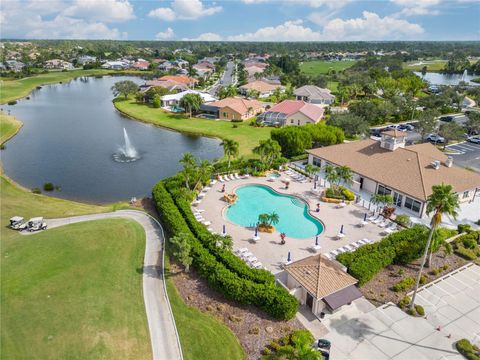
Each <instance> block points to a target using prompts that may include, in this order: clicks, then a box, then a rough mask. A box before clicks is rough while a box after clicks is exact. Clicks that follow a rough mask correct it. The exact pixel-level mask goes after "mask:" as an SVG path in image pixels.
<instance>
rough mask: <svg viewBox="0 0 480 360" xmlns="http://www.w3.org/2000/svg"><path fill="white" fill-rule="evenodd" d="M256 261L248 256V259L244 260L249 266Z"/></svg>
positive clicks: (253, 257)
mask: <svg viewBox="0 0 480 360" xmlns="http://www.w3.org/2000/svg"><path fill="white" fill-rule="evenodd" d="M257 261H258V259H257V258H256V257H255V256H249V257H248V258H247V259H246V262H247V263H249V264H253V263H256V262H257Z"/></svg>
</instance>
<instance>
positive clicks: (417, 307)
mask: <svg viewBox="0 0 480 360" xmlns="http://www.w3.org/2000/svg"><path fill="white" fill-rule="evenodd" d="M415 311H416V312H417V314H418V315H419V316H425V309H424V308H423V306H422V305H418V304H417V305H415Z"/></svg>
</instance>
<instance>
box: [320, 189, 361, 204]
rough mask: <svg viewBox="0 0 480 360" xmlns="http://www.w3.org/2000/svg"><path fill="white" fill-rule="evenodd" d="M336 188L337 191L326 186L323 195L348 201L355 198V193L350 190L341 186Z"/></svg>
mask: <svg viewBox="0 0 480 360" xmlns="http://www.w3.org/2000/svg"><path fill="white" fill-rule="evenodd" d="M338 190H339V191H335V190H334V189H332V188H328V189H327V190H326V192H325V195H326V196H327V198H330V199H340V200H342V199H345V200H348V201H353V200H355V194H354V193H353V192H352V191H350V190H348V189H347V188H345V187H343V186H339V187H338Z"/></svg>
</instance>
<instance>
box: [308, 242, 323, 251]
mask: <svg viewBox="0 0 480 360" xmlns="http://www.w3.org/2000/svg"><path fill="white" fill-rule="evenodd" d="M321 248H322V247H321V246H320V245H315V244H313V245H312V246H310V249H312V250H313V251H314V252H318V251H320V249H321Z"/></svg>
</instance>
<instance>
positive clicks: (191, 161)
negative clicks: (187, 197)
mask: <svg viewBox="0 0 480 360" xmlns="http://www.w3.org/2000/svg"><path fill="white" fill-rule="evenodd" d="M179 162H180V164H182V165H183V172H182V173H183V177H184V179H185V187H186V188H187V189H189V188H190V186H189V180H190V178H191V176H192V175H193V174H194V172H195V169H196V167H197V162H196V160H195V157H194V156H193V155H192V153H189V152H187V153H185V154H183V156H182V158H181V159H180V161H179Z"/></svg>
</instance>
